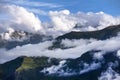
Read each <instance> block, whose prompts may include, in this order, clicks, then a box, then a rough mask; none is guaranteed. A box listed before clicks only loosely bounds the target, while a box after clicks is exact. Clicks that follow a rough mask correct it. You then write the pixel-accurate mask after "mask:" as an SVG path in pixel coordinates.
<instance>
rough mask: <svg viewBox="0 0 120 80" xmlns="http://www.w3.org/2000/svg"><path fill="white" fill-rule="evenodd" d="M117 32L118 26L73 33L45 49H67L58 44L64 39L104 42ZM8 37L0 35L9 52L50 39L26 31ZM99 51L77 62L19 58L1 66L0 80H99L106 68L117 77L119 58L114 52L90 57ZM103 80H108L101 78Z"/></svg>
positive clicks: (85, 54)
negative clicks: (98, 56)
mask: <svg viewBox="0 0 120 80" xmlns="http://www.w3.org/2000/svg"><path fill="white" fill-rule="evenodd" d="M119 32H120V25H115V26H109V27H107V28H104V29H102V30H98V31H86V32H74V31H72V32H70V33H67V34H64V35H62V36H59V37H57V38H56V39H55V40H54V41H53V45H52V46H50V47H49V48H48V49H49V50H53V49H56V48H61V49H67V48H69V47H64V45H62V44H61V41H62V40H64V39H69V40H71V39H90V38H93V39H97V40H106V39H109V38H111V37H115V36H117V35H118V33H119ZM22 33H23V32H22ZM10 37H11V38H10V40H5V39H3V38H2V36H1V37H0V47H1V48H6V49H12V48H14V47H16V46H18V45H19V46H22V45H25V44H29V43H30V44H37V43H39V42H42V41H45V40H52V37H50V36H45V35H39V34H32V33H27V32H24V35H23V36H22V35H21V32H20V31H15V32H13V33H12V34H11V36H10ZM24 37H26V38H24ZM99 52H101V51H99V50H92V51H88V52H86V53H84V54H83V55H82V56H81V57H78V58H76V59H57V58H49V57H27V56H20V57H18V58H16V59H14V60H11V61H9V62H6V63H3V64H0V80H98V79H99V77H100V76H101V74H102V73H104V72H105V71H107V70H108V69H109V70H110V71H111V74H113V75H114V74H116V73H115V72H117V73H118V74H120V65H119V64H120V59H119V57H117V51H111V52H107V54H104V55H103V57H102V58H103V59H96V58H94V57H93V54H94V53H99ZM73 54H74V53H73ZM112 71H113V72H112ZM114 71H115V72H114ZM114 78H116V77H114ZM99 80H100V79H99ZM102 80H107V79H106V78H104V79H102Z"/></svg>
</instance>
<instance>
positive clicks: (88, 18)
mask: <svg viewBox="0 0 120 80" xmlns="http://www.w3.org/2000/svg"><path fill="white" fill-rule="evenodd" d="M34 13H35V14H36V15H35V14H34ZM0 14H1V16H0V17H2V18H1V19H0V21H1V22H0V32H4V31H6V30H8V28H12V29H15V30H24V31H27V32H42V33H47V34H49V35H52V36H59V35H61V34H64V33H67V32H69V31H72V30H75V29H77V30H80V31H92V30H99V29H102V28H105V27H107V26H110V25H118V24H120V18H119V17H113V16H111V15H109V14H106V13H104V12H98V13H92V12H88V13H83V12H78V13H74V14H73V13H71V12H70V11H69V10H61V11H47V12H45V11H43V10H41V9H34V8H31V9H30V8H25V7H21V6H16V5H10V4H4V5H3V4H0ZM39 15H44V16H46V17H48V18H50V21H48V22H41V20H40V18H39ZM76 24H77V26H78V28H74V27H75V25H76Z"/></svg>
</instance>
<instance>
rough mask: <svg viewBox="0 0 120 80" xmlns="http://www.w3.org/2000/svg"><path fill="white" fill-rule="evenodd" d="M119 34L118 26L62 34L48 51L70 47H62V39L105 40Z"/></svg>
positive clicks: (119, 26) (119, 28)
mask: <svg viewBox="0 0 120 80" xmlns="http://www.w3.org/2000/svg"><path fill="white" fill-rule="evenodd" d="M119 32H120V25H114V26H109V27H106V28H104V29H102V30H97V31H86V32H76V31H72V32H69V33H67V34H64V35H62V36H59V37H57V38H56V40H55V41H54V42H53V45H52V46H50V47H49V49H50V50H52V49H56V48H61V49H66V48H70V47H64V45H63V44H61V41H62V40H64V39H69V40H72V39H91V38H93V39H97V40H106V39H109V38H111V37H115V36H117V35H118V33H119Z"/></svg>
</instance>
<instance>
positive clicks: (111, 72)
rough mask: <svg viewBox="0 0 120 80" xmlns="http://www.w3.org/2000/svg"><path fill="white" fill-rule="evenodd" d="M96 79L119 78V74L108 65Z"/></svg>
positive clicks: (111, 79) (116, 79) (118, 79)
mask: <svg viewBox="0 0 120 80" xmlns="http://www.w3.org/2000/svg"><path fill="white" fill-rule="evenodd" d="M98 80H120V74H118V73H117V72H115V71H114V70H112V68H110V67H109V68H108V69H107V71H106V72H104V73H102V74H101V76H100V77H99V78H98Z"/></svg>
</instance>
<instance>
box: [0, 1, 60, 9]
mask: <svg viewBox="0 0 120 80" xmlns="http://www.w3.org/2000/svg"><path fill="white" fill-rule="evenodd" d="M1 2H4V3H9V4H15V5H19V6H28V7H30V6H32V7H47V8H59V7H62V5H59V4H55V3H47V2H40V1H30V0H17V1H16V0H2V1H1Z"/></svg>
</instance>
